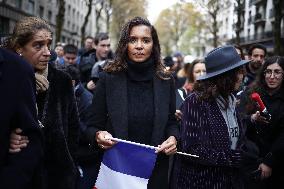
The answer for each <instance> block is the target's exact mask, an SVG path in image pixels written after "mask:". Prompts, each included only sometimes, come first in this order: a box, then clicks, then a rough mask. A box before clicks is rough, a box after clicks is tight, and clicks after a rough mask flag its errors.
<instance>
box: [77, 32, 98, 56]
mask: <svg viewBox="0 0 284 189" xmlns="http://www.w3.org/2000/svg"><path fill="white" fill-rule="evenodd" d="M93 48H94V38H93V37H91V36H87V37H86V39H85V43H84V47H83V48H81V49H80V50H79V51H78V56H82V55H83V54H85V53H86V52H88V51H90V50H92V49H93Z"/></svg>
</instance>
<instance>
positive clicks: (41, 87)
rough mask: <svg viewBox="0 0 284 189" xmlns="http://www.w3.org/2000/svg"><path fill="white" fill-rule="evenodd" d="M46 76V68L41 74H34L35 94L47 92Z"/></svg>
mask: <svg viewBox="0 0 284 189" xmlns="http://www.w3.org/2000/svg"><path fill="white" fill-rule="evenodd" d="M47 75H48V66H47V67H46V69H45V70H43V71H42V72H39V71H37V72H35V79H36V92H37V94H38V93H42V92H45V91H47V90H48V88H49V82H48V80H47Z"/></svg>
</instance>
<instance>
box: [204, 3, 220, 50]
mask: <svg viewBox="0 0 284 189" xmlns="http://www.w3.org/2000/svg"><path fill="white" fill-rule="evenodd" d="M220 9H221V6H220V2H219V1H218V0H209V1H208V3H207V12H208V14H209V15H210V16H211V18H212V24H211V27H209V30H210V32H211V33H212V35H213V47H215V48H216V47H217V46H218V32H219V27H218V21H217V15H218V13H219V11H220Z"/></svg>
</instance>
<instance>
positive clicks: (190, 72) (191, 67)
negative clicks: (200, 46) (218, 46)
mask: <svg viewBox="0 0 284 189" xmlns="http://www.w3.org/2000/svg"><path fill="white" fill-rule="evenodd" d="M197 63H203V64H205V62H204V59H199V58H197V59H195V60H193V61H192V63H191V64H190V65H189V68H188V70H186V71H187V79H188V81H189V82H190V83H193V82H194V76H193V70H194V66H195V65H196V64H197Z"/></svg>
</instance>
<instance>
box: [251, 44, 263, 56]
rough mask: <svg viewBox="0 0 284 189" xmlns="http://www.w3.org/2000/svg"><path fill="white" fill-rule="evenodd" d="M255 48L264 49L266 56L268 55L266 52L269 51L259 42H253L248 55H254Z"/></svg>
mask: <svg viewBox="0 0 284 189" xmlns="http://www.w3.org/2000/svg"><path fill="white" fill-rule="evenodd" d="M254 49H262V50H263V51H264V56H266V53H267V50H266V47H265V46H263V45H261V44H259V43H255V44H252V45H251V46H250V48H249V50H248V55H249V56H251V55H252V51H253V50H254Z"/></svg>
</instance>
